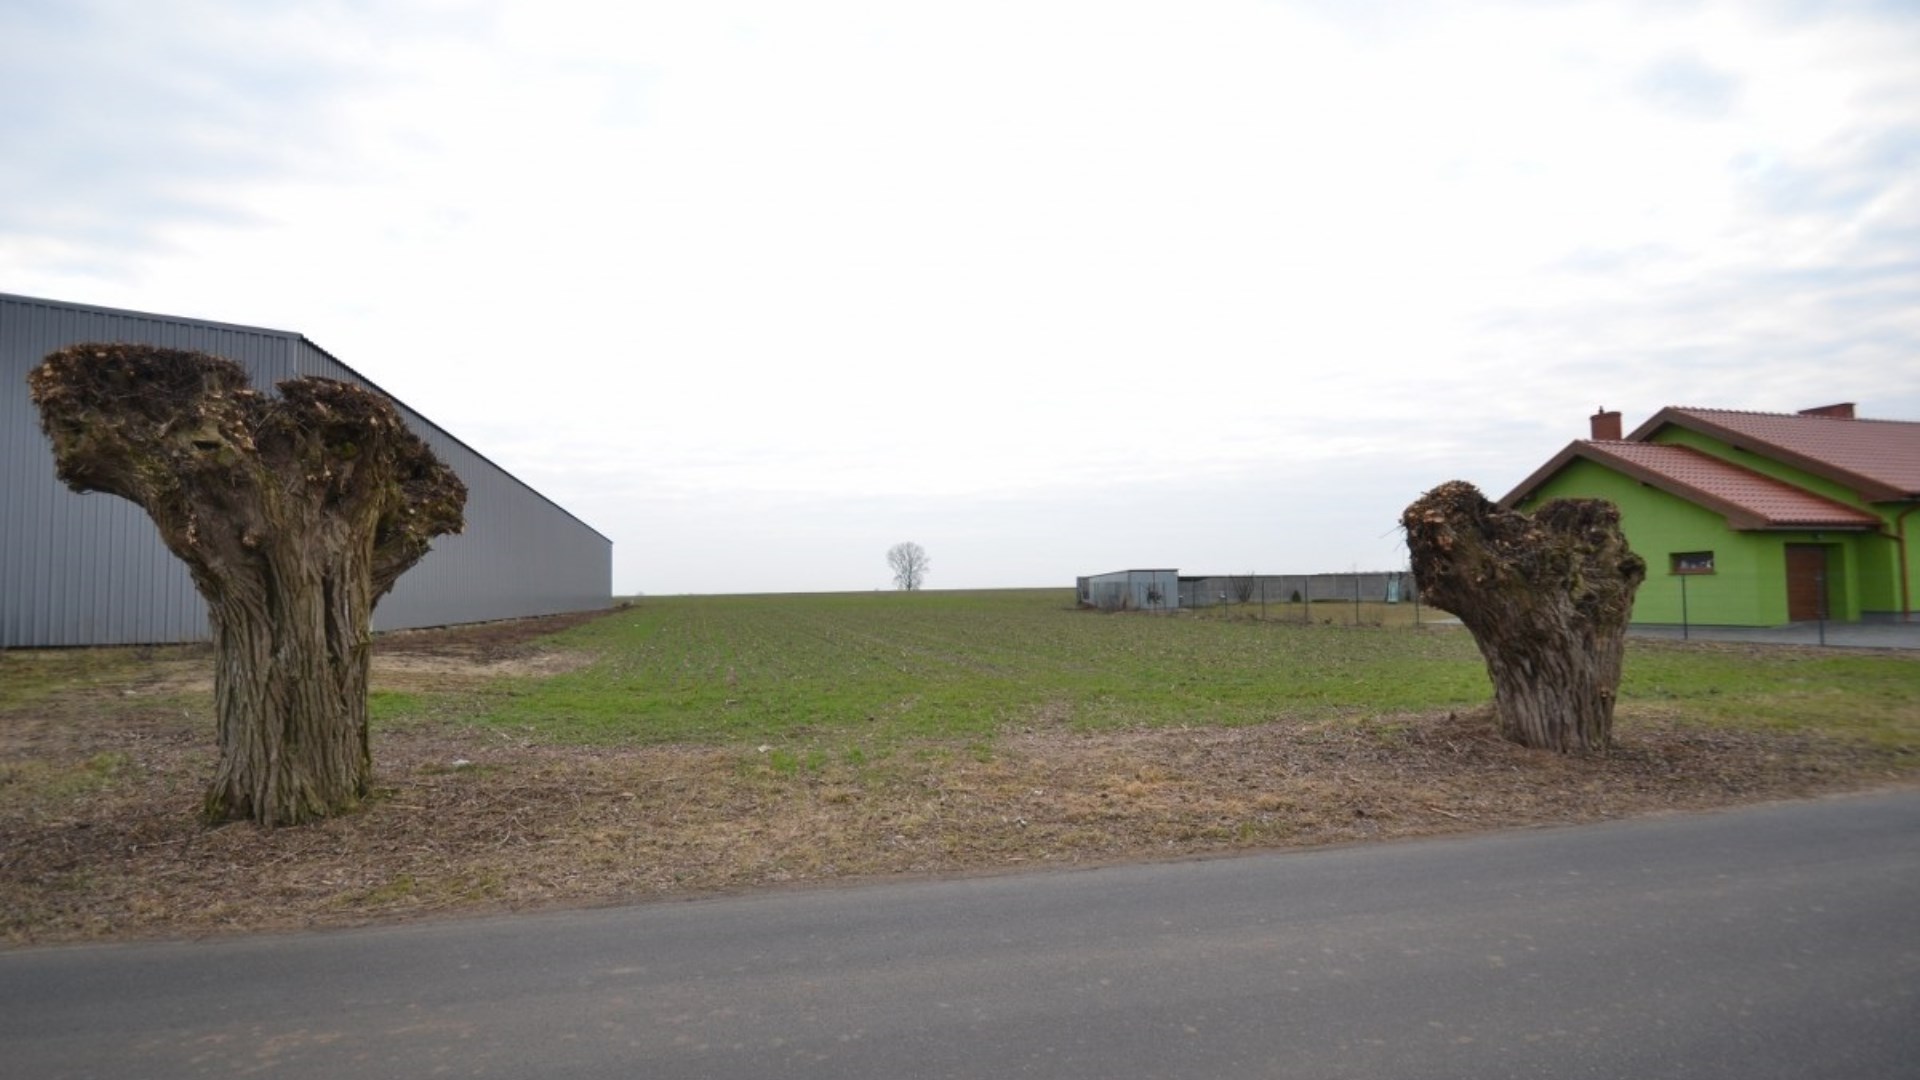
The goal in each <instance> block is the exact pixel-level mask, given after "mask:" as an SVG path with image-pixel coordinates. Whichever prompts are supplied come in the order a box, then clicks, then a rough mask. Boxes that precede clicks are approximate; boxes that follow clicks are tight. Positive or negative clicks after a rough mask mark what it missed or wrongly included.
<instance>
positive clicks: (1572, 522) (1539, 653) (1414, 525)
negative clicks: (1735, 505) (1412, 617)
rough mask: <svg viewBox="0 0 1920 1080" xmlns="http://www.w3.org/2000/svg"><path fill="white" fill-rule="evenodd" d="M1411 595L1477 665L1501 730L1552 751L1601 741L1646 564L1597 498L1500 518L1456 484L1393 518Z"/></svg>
mask: <svg viewBox="0 0 1920 1080" xmlns="http://www.w3.org/2000/svg"><path fill="white" fill-rule="evenodd" d="M1400 523H1401V525H1403V526H1405V528H1406V531H1407V547H1408V548H1409V549H1411V550H1412V553H1413V576H1414V581H1415V583H1416V584H1417V585H1418V587H1419V589H1420V594H1421V596H1423V597H1424V598H1425V599H1426V600H1427V602H1428V603H1431V604H1433V605H1434V606H1435V607H1439V608H1442V609H1444V610H1447V611H1450V612H1452V613H1454V614H1455V615H1458V616H1459V617H1460V621H1461V622H1462V623H1465V624H1466V627H1467V629H1468V630H1470V631H1472V632H1473V640H1474V641H1475V642H1476V643H1477V644H1478V645H1479V646H1480V654H1481V655H1482V656H1483V657H1485V658H1486V661H1487V673H1488V674H1489V675H1490V676H1492V678H1493V705H1494V713H1495V715H1496V716H1497V717H1498V718H1499V722H1500V729H1501V732H1502V733H1503V734H1504V735H1505V736H1506V737H1507V738H1509V739H1512V740H1514V741H1516V742H1519V743H1520V744H1522V745H1524V746H1531V747H1535V748H1539V749H1546V750H1557V751H1560V752H1562V753H1567V752H1573V751H1586V750H1598V749H1604V748H1606V747H1607V746H1608V745H1609V744H1610V742H1611V741H1612V738H1613V706H1614V698H1615V695H1616V694H1617V692H1618V691H1619V688H1620V670H1621V664H1622V661H1623V660H1624V657H1625V642H1626V631H1627V620H1628V617H1629V616H1630V615H1631V614H1632V611H1633V594H1634V590H1636V589H1638V588H1639V587H1640V582H1641V581H1642V580H1643V579H1645V577H1646V576H1647V564H1646V562H1645V561H1644V560H1642V559H1641V558H1640V556H1638V555H1635V554H1634V553H1633V552H1632V551H1630V550H1629V549H1628V548H1627V540H1626V537H1625V536H1624V535H1622V533H1621V532H1620V511H1619V509H1618V508H1616V507H1615V506H1614V505H1613V504H1612V503H1610V502H1607V501H1606V500H1604V499H1555V500H1553V501H1551V502H1548V503H1547V504H1545V505H1544V506H1542V507H1540V509H1539V510H1537V511H1535V512H1534V513H1532V514H1524V513H1519V512H1517V511H1511V510H1502V509H1501V508H1500V507H1498V506H1496V505H1494V504H1493V503H1491V502H1488V501H1487V499H1486V498H1485V497H1484V496H1482V495H1481V494H1480V492H1479V490H1478V489H1477V488H1475V487H1474V486H1473V485H1472V484H1468V483H1464V482H1462V481H1458V480H1456V481H1453V482H1451V483H1446V484H1442V485H1440V486H1439V487H1437V488H1434V489H1433V490H1432V491H1429V492H1427V493H1426V494H1425V495H1422V496H1421V497H1420V498H1419V499H1417V500H1415V501H1414V503H1413V505H1411V506H1409V507H1407V509H1406V512H1405V513H1404V514H1402V515H1401V517H1400Z"/></svg>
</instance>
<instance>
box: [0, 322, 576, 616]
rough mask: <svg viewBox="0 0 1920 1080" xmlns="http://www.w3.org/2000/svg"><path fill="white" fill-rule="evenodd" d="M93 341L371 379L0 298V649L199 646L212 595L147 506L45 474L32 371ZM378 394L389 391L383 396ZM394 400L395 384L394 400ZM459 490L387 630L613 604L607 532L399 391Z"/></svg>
mask: <svg viewBox="0 0 1920 1080" xmlns="http://www.w3.org/2000/svg"><path fill="white" fill-rule="evenodd" d="M88 341H103V342H130V343H135V344H145V345H156V346H163V347H166V348H173V349H192V350H196V351H199V352H206V353H212V354H214V355H215V356H224V357H226V358H227V359H229V360H233V361H235V362H237V363H239V364H241V365H242V366H244V367H245V368H246V369H247V371H248V373H249V374H250V375H251V376H252V377H253V382H254V385H255V387H257V388H259V389H261V390H269V391H270V390H271V388H272V387H273V385H274V384H275V383H278V382H280V381H281V380H283V379H289V378H295V377H298V376H301V375H319V376H323V377H326V378H329V379H339V380H341V381H343V382H352V383H358V384H360V385H362V386H365V387H368V388H370V389H374V390H379V387H377V386H375V385H374V384H373V383H372V382H370V381H368V380H367V379H366V378H365V377H364V376H362V375H360V374H359V373H358V372H356V371H354V370H353V369H352V368H349V367H347V366H346V365H345V364H343V363H341V362H340V361H339V360H336V359H335V358H334V357H332V356H331V355H329V354H328V353H327V352H326V351H325V350H323V349H321V348H320V347H319V346H317V345H315V344H314V343H313V342H311V341H308V340H307V339H306V338H305V337H303V336H302V335H300V334H296V333H290V332H286V331H280V330H262V329H259V328H256V327H249V326H230V325H226V324H222V323H212V322H203V321H200V320H197V319H182V318H174V317H171V316H165V315H148V314H141V313H138V312H131V311H116V310H112V309H108V308H98V307H88V306H85V305H81V304H69V303H61V302H58V301H52V300H36V299H32V298H29V297H23V296H10V295H7V294H4V293H0V648H21V647H31V646H46V645H123V644H143V643H159V642H176V641H194V640H199V639H202V638H205V637H207V636H208V629H207V613H206V606H205V604H204V603H203V602H202V601H201V599H200V595H199V593H197V592H196V591H195V590H194V587H193V581H192V579H191V578H189V577H188V575H187V569H186V566H185V564H183V563H181V562H180V561H179V560H177V559H175V558H174V557H173V555H172V553H170V552H168V551H167V549H166V547H165V546H164V545H162V544H161V542H160V537H159V534H158V532H157V531H156V530H155V528H154V526H153V523H152V522H151V521H149V520H148V519H147V516H146V513H145V511H143V510H141V509H140V508H139V507H137V506H135V505H134V504H133V503H130V502H128V501H126V500H125V499H121V498H117V497H115V496H111V495H102V494H87V495H81V494H76V493H74V492H72V491H69V490H68V489H67V487H66V485H64V484H62V483H60V481H59V480H57V479H55V477H54V465H53V453H52V450H51V449H50V448H49V446H48V444H47V440H46V437H45V436H44V435H42V434H41V432H40V419H39V415H38V414H37V412H36V411H35V410H34V407H33V402H32V401H31V400H30V399H29V398H28V396H27V372H28V371H30V370H31V369H32V368H33V367H34V366H35V365H36V364H38V363H39V362H40V361H41V360H42V359H44V358H45V357H46V355H47V354H48V353H51V352H53V351H55V350H57V349H61V348H64V347H65V346H68V345H74V344H79V343H81V342H88ZM381 392H382V393H385V391H381ZM388 396H389V398H391V395H388ZM395 404H396V405H397V406H398V407H399V410H400V414H401V416H402V417H404V418H405V420H406V422H407V424H408V426H409V427H411V428H412V429H413V431H414V432H415V434H417V435H419V436H420V437H421V438H422V439H424V440H425V441H426V443H427V444H428V445H429V446H431V447H432V448H433V452H434V453H435V454H438V455H439V456H440V459H441V460H442V461H445V462H446V463H447V464H448V465H450V466H452V468H453V470H454V471H455V472H456V473H458V474H459V475H460V479H462V480H463V481H465V482H466V485H467V491H468V495H467V528H466V531H465V532H464V533H462V534H461V535H459V536H443V537H441V538H440V539H438V540H435V541H434V544H433V551H432V552H430V553H429V554H428V555H427V557H426V558H424V559H422V560H421V561H420V563H419V565H417V566H415V567H414V568H413V569H412V570H411V571H409V572H408V573H407V574H406V575H405V576H403V577H401V579H400V582H399V584H398V585H396V586H395V587H394V590H393V592H391V593H389V594H388V595H387V597H386V598H385V599H384V600H382V601H381V602H380V605H379V606H378V607H377V608H375V609H374V626H375V628H376V629H381V630H395V629H402V628H406V627H419V626H442V625H447V624H451V623H464V622H481V621H485V620H490V619H508V618H518V617H522V616H528V615H551V614H555V613H558V612H565V611H585V610H592V609H596V608H604V607H606V606H608V604H609V602H610V600H611V598H612V585H613V542H612V541H611V540H609V539H607V538H606V537H605V536H602V535H601V534H600V533H599V532H597V531H595V530H594V529H593V528H591V527H590V526H588V525H587V524H586V523H584V522H582V521H581V520H580V519H578V518H576V517H574V516H573V515H572V514H570V513H568V512H567V511H566V510H564V509H562V508H561V507H560V506H559V505H557V504H555V503H554V502H553V501H552V500H550V499H548V498H547V497H546V496H544V495H541V494H540V493H539V492H537V491H535V490H533V489H532V488H530V487H528V486H527V485H526V484H524V483H522V482H521V481H519V480H517V479H515V478H514V477H513V476H511V475H510V474H508V473H507V472H506V471H505V470H503V469H501V468H500V467H499V466H498V465H495V464H494V463H493V462H491V461H488V460H487V459H486V458H485V457H483V456H481V455H480V454H479V453H477V452H476V451H474V450H473V448H471V447H469V446H467V445H466V444H465V443H463V442H461V441H460V440H458V439H456V438H454V437H453V436H451V435H449V434H447V433H446V432H445V431H442V430H441V429H440V428H438V427H436V426H435V425H434V424H433V423H432V422H431V421H429V420H427V419H426V418H425V417H423V416H421V415H420V414H419V413H416V412H414V411H413V410H412V409H409V408H408V407H407V406H406V405H405V404H403V403H400V402H397V401H396V402H395Z"/></svg>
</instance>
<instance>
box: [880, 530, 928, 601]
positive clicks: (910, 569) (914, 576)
mask: <svg viewBox="0 0 1920 1080" xmlns="http://www.w3.org/2000/svg"><path fill="white" fill-rule="evenodd" d="M887 565H888V566H889V567H891V568H892V569H893V584H894V587H895V588H899V589H905V590H907V591H908V592H912V591H913V590H915V589H918V588H921V587H922V586H924V585H925V584H926V583H927V572H928V571H930V570H932V569H933V560H932V559H930V558H928V557H927V549H926V548H923V547H921V546H920V545H919V544H916V543H914V542H912V541H911V540H909V541H907V542H906V543H902V544H895V545H893V546H892V547H890V548H888V549H887Z"/></svg>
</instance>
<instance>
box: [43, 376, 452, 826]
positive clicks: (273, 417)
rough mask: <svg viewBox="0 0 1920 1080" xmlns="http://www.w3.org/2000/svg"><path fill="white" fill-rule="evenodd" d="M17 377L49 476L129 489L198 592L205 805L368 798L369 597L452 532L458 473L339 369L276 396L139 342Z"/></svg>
mask: <svg viewBox="0 0 1920 1080" xmlns="http://www.w3.org/2000/svg"><path fill="white" fill-rule="evenodd" d="M30 381H31V383H32V390H33V397H34V402H35V404H37V405H38V406H39V408H40V416H41V426H42V428H43V429H44V430H45V431H46V433H47V436H48V438H49V439H51V440H52V442H53V447H54V458H55V462H56V464H57V465H58V467H59V472H60V478H61V479H62V480H65V481H66V482H67V484H68V485H69V486H71V487H73V488H74V489H75V490H79V491H104V492H108V493H111V494H115V495H120V496H122V497H124V498H127V499H130V500H132V501H134V502H136V503H139V504H140V505H141V506H142V507H143V508H144V509H145V510H146V511H147V513H148V515H149V516H150V517H152V518H153V521H154V524H155V525H157V526H158V527H159V529H160V536H161V539H162V540H164V541H165V542H166V544H167V547H168V548H169V549H170V550H171V551H172V552H173V553H174V554H175V555H178V556H179V557H180V558H181V559H182V560H183V561H185V562H186V564H187V567H188V569H189V570H191V571H192V573H193V579H194V583H195V585H197V586H198V587H199V590H200V594H201V595H202V596H203V597H205V598H206V601H207V607H208V612H209V616H210V618H211V620H212V623H213V632H214V644H215V653H216V656H217V661H216V663H217V665H218V666H217V667H216V669H215V672H214V698H215V707H216V712H217V713H218V719H217V726H218V735H219V744H220V761H219V764H218V765H217V767H216V770H215V776H214V781H213V784H212V786H211V787H210V788H209V790H208V792H207V797H206V803H205V810H206V814H207V816H208V817H209V818H210V819H213V820H227V819H231V818H241V819H251V820H253V821H256V822H259V823H260V824H263V825H291V824H298V823H301V822H306V821H311V820H314V819H316V818H319V817H324V816H326V815H329V814H333V813H337V812H339V811H341V810H344V809H346V808H348V807H351V806H353V805H354V804H355V803H357V802H358V801H359V800H360V799H362V798H364V797H365V796H366V794H367V792H368V790H369V788H370V786H371V783H372V757H371V754H370V752H369V748H368V740H367V675H368V668H369V664H370V661H371V652H370V646H371V640H372V629H371V618H372V613H373V606H374V604H375V603H376V602H377V601H378V599H379V598H380V597H381V596H383V595H385V594H386V592H387V591H388V590H389V589H391V588H392V587H393V584H394V582H395V581H396V580H398V579H399V577H400V575H401V574H403V573H405V572H406V571H407V569H409V568H410V567H412V566H413V565H414V563H416V562H418V561H419V560H420V558H421V556H423V555H425V554H426V552H427V550H428V546H429V543H430V542H431V540H432V538H433V537H435V536H439V535H443V534H445V533H450V532H458V531H459V530H460V528H461V527H462V524H463V518H462V511H463V508H464V506H465V503H466V487H465V485H463V484H462V483H461V482H460V479H459V478H458V477H457V476H455V475H454V474H453V471H452V470H450V469H448V468H447V467H446V466H445V465H443V464H442V463H441V462H440V461H439V460H438V459H437V458H436V457H434V455H433V452H432V451H431V450H430V449H428V448H427V446H426V444H425V443H422V442H421V441H420V440H419V439H418V438H417V437H415V436H414V435H413V433H412V432H410V431H408V430H407V428H406V425H405V424H404V423H402V422H401V420H400V417H399V415H398V414H397V413H395V412H394V410H393V407H392V405H390V404H389V403H388V402H387V401H386V399H384V398H382V397H380V396H379V395H377V394H374V393H372V392H370V391H367V390H364V389H362V388H360V387H357V386H352V385H350V384H346V383H339V382H334V381H332V380H328V379H313V378H307V379H293V380H289V381H287V382H283V383H281V384H280V385H279V390H280V395H279V396H278V397H269V396H267V395H264V394H261V393H259V392H257V391H254V390H252V389H250V388H249V387H248V386H247V378H246V374H245V372H244V371H243V370H242V369H241V368H240V367H239V365H237V364H234V363H232V362H231V361H228V360H223V359H220V358H218V357H213V356H207V355H205V354H202V353H187V352H179V351H176V350H171V349H155V348H148V347H144V346H132V345H76V346H73V347H72V348H69V349H63V350H61V351H60V352H57V353H54V354H53V355H51V356H49V357H47V359H46V361H45V362H44V363H42V364H41V365H40V366H39V367H37V368H35V369H34V371H33V373H32V375H31V376H30Z"/></svg>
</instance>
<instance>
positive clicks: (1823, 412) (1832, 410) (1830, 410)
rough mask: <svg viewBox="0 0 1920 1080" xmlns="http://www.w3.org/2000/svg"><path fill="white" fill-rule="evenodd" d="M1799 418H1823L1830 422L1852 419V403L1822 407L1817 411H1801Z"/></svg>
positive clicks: (1845, 402) (1846, 402) (1844, 402)
mask: <svg viewBox="0 0 1920 1080" xmlns="http://www.w3.org/2000/svg"><path fill="white" fill-rule="evenodd" d="M1800 415H1801V416H1824V417H1827V418H1828V419H1830V420H1851V419H1853V402H1851V401H1843V402H1841V403H1840V404H1838V405H1822V406H1820V407H1819V408H1817V409H1801V410H1800Z"/></svg>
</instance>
